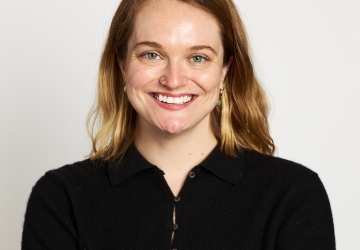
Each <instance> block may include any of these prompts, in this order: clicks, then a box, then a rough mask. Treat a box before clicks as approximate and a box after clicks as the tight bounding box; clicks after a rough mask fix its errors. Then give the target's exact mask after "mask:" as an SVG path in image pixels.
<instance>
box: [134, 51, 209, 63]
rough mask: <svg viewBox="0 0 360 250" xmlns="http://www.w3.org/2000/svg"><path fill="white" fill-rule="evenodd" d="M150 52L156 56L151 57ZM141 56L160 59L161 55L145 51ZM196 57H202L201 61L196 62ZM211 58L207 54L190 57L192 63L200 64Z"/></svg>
mask: <svg viewBox="0 0 360 250" xmlns="http://www.w3.org/2000/svg"><path fill="white" fill-rule="evenodd" d="M150 54H154V55H156V58H153V59H152V58H149V55H150ZM140 57H145V58H146V59H149V60H157V59H158V57H160V55H159V54H158V53H156V52H151V51H150V52H145V53H143V54H141V55H140ZM195 57H201V61H200V62H194V61H193V59H194V58H195ZM208 60H209V59H208V58H207V57H206V56H203V55H194V56H191V57H190V61H191V62H192V63H196V64H200V63H204V62H205V61H208Z"/></svg>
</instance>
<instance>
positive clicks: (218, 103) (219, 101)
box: [216, 88, 225, 106]
mask: <svg viewBox="0 0 360 250" xmlns="http://www.w3.org/2000/svg"><path fill="white" fill-rule="evenodd" d="M224 89H225V88H222V89H220V95H219V100H218V101H217V103H216V105H218V106H221V97H222V93H223V90H224Z"/></svg>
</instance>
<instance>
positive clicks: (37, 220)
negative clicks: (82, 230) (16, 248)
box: [21, 174, 79, 250]
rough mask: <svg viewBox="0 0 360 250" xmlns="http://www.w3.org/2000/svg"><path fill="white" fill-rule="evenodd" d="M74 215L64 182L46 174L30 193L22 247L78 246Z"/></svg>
mask: <svg viewBox="0 0 360 250" xmlns="http://www.w3.org/2000/svg"><path fill="white" fill-rule="evenodd" d="M77 238H78V237H77V230H76V225H75V219H74V214H73V210H72V206H71V202H70V198H69V194H68V193H67V191H66V188H65V187H64V185H62V184H61V183H60V182H59V181H57V180H55V178H53V177H51V176H50V175H49V174H46V175H45V176H43V177H42V178H41V179H40V180H39V181H38V182H37V183H36V185H35V186H34V188H33V190H32V193H31V195H30V198H29V201H28V204H27V209H26V214H25V222H24V228H23V235H22V243H21V247H22V249H23V250H35V249H36V250H37V249H67V250H75V249H78V246H79V243H78V240H77Z"/></svg>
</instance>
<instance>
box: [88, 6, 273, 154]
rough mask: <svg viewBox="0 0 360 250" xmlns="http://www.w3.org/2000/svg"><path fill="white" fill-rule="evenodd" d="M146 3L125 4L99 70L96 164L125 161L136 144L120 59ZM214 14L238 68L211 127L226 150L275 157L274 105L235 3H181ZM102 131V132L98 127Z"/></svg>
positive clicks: (91, 122) (91, 125)
mask: <svg viewBox="0 0 360 250" xmlns="http://www.w3.org/2000/svg"><path fill="white" fill-rule="evenodd" d="M145 1H146V0H122V2H121V3H120V5H119V7H118V9H117V11H116V13H115V15H114V17H113V20H112V23H111V26H110V31H109V34H108V37H107V40H106V43H105V47H104V50H103V54H102V57H101V61H100V67H99V79H98V93H97V101H96V102H95V103H94V106H93V108H92V109H91V111H90V113H89V115H88V120H87V124H88V132H89V135H90V137H91V139H92V150H91V152H90V154H89V156H90V158H91V159H92V160H95V159H99V158H102V159H104V160H111V159H115V158H117V157H122V156H123V155H124V154H125V152H126V151H127V149H128V148H129V147H130V145H131V144H132V143H133V141H134V137H135V127H136V111H135V110H134V109H133V108H132V106H131V104H130V103H129V102H128V101H127V97H126V93H125V91H124V90H123V83H124V82H123V77H122V74H121V71H120V67H119V65H118V62H117V55H116V53H118V56H119V57H120V58H122V59H123V58H126V55H127V43H128V40H129V38H130V36H131V34H132V30H133V26H134V19H135V16H136V14H137V12H138V10H139V8H140V6H141V4H142V3H143V2H145ZM177 1H181V2H185V3H188V4H192V5H194V6H196V7H198V8H201V9H203V10H204V11H206V12H207V13H209V14H211V15H212V16H213V17H214V18H215V19H216V20H217V22H218V25H219V27H220V31H221V39H222V45H223V49H224V59H223V63H224V64H225V63H227V62H229V60H230V59H231V58H232V60H233V61H232V64H231V66H230V68H229V71H228V73H227V75H226V78H225V80H224V86H225V89H224V91H223V94H222V104H221V106H216V107H215V108H214V110H213V111H212V112H211V114H210V116H211V118H210V120H211V127H212V130H213V132H214V135H215V137H216V138H217V139H218V141H219V142H220V144H221V146H220V148H221V150H222V151H223V152H225V153H226V154H227V155H231V156H236V152H237V151H241V150H244V149H247V150H254V151H257V152H260V153H263V154H268V155H273V154H274V151H275V145H274V141H273V139H272V138H271V136H270V133H269V124H268V113H269V107H268V101H267V98H266V95H265V93H264V90H263V88H262V87H261V85H260V84H259V82H258V80H257V78H256V76H255V73H254V69H253V64H252V61H251V57H250V51H249V44H248V39H247V34H246V31H245V27H244V25H243V23H242V21H241V19H240V16H239V13H238V12H237V9H236V6H235V5H234V3H233V2H232V1H231V0H177ZM97 125H99V127H98V126H97Z"/></svg>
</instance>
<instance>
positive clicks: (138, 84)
mask: <svg viewBox="0 0 360 250" xmlns="http://www.w3.org/2000/svg"><path fill="white" fill-rule="evenodd" d="M158 75H159V73H158V70H157V69H155V68H146V67H145V68H144V67H142V66H141V65H134V66H132V67H129V68H128V71H127V78H128V79H127V81H128V84H129V87H130V88H134V89H138V88H142V87H145V86H146V85H147V84H148V83H151V82H154V81H156V80H157V79H158Z"/></svg>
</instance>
